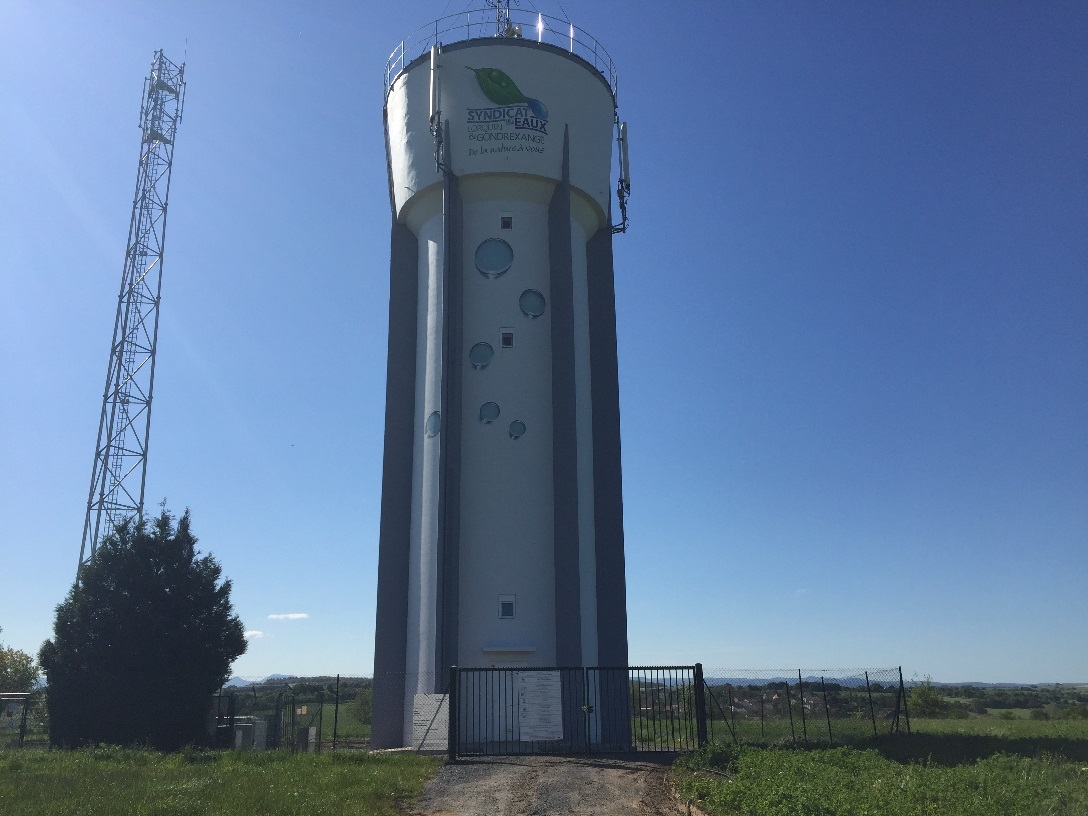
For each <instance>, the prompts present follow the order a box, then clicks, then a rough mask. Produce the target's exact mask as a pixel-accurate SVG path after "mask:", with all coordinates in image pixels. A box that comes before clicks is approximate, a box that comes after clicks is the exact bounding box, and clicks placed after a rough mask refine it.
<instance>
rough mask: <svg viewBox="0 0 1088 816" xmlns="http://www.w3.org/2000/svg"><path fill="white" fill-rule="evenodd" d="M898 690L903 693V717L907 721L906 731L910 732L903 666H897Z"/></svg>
mask: <svg viewBox="0 0 1088 816" xmlns="http://www.w3.org/2000/svg"><path fill="white" fill-rule="evenodd" d="M899 691H900V692H901V693H902V695H903V717H904V718H905V719H906V721H907V733H908V734H909V733H910V711H909V710H908V709H907V687H906V686H904V685H903V667H902V666H900V667H899Z"/></svg>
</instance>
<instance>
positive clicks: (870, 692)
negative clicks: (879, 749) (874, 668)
mask: <svg viewBox="0 0 1088 816" xmlns="http://www.w3.org/2000/svg"><path fill="white" fill-rule="evenodd" d="M865 693H866V694H868V695H869V716H870V717H872V720H873V736H874V737H875V736H876V709H874V708H873V690H872V688H870V686H869V672H865Z"/></svg>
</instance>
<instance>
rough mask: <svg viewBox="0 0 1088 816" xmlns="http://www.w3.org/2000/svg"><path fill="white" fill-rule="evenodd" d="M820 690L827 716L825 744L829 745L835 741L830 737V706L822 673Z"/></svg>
mask: <svg viewBox="0 0 1088 816" xmlns="http://www.w3.org/2000/svg"><path fill="white" fill-rule="evenodd" d="M820 691H822V692H823V694H824V714H825V715H826V716H827V745H828V747H831V745H833V744H834V742H835V741H834V740H833V739H832V737H831V708H830V707H829V706H828V704H827V684H826V683H825V682H824V676H823V675H822V674H821V675H820Z"/></svg>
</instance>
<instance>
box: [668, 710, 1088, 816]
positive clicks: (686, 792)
mask: <svg viewBox="0 0 1088 816" xmlns="http://www.w3.org/2000/svg"><path fill="white" fill-rule="evenodd" d="M911 726H912V733H910V734H906V733H901V734H897V735H888V736H883V737H880V738H878V739H872V738H870V739H868V740H859V741H858V742H857V743H855V744H854V745H852V746H849V747H840V748H833V749H827V748H810V749H807V750H806V749H804V748H791V747H789V746H776V747H755V746H741V747H736V746H732V745H726V746H719V747H714V748H711V749H708V750H706V751H702V752H699V753H697V754H695V755H693V756H691V757H687V758H685V759H682V760H681V761H680V762H678V763H677V766H676V778H677V780H678V781H679V785H680V790H681V793H682V795H683V796H685V798H694V799H696V800H697V801H699V802H700V803H701V805H702V807H703V808H704V809H705V810H707V811H708V812H709V813H711V814H714V815H715V816H740V815H741V814H743V816H863V814H872V815H873V816H918V814H939V816H995V814H1001V816H1043V814H1046V815H1047V816H1084V815H1085V814H1088V721H1085V720H1052V721H1036V720H1029V719H1022V718H1016V719H1012V720H1008V719H999V718H996V717H991V716H980V717H971V718H969V719H931V720H930V719H913V720H912V721H911Z"/></svg>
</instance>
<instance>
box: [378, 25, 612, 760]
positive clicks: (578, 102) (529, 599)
mask: <svg viewBox="0 0 1088 816" xmlns="http://www.w3.org/2000/svg"><path fill="white" fill-rule="evenodd" d="M497 5H498V6H499V14H498V22H497V23H496V20H495V17H496V12H495V10H492V11H491V12H490V14H491V19H490V22H489V24H483V23H482V22H476V23H473V24H472V25H465V23H466V20H467V19H468V18H466V16H465V15H464V14H461V15H457V16H455V17H451V18H447V19H446V20H443V21H439V22H438V23H436V24H432V25H430V26H429V27H426V28H424V29H421V31H422V32H424V33H423V35H421V36H420V37H419V38H418V39H417V40H416V41H415V42H414V43H411V44H407V45H406V44H402V45H401V46H400V47H399V48H398V50H397V51H396V52H394V56H393V58H392V59H391V61H390V66H389V69H388V71H387V94H386V100H385V127H386V147H387V152H388V169H389V194H390V204H391V207H392V235H391V263H390V298H389V356H388V381H387V393H386V419H385V422H386V425H385V458H384V474H383V482H382V516H381V535H380V544H379V571H378V606H377V624H376V629H377V631H376V638H375V658H374V659H375V666H374V672H375V680H374V694H375V698H374V700H375V722H374V733H373V742H374V744H375V745H376V746H399V745H404V744H407V743H408V741H409V740H410V738H411V733H412V731H411V729H412V722H411V719H412V705H413V700H414V699H415V698H416V695H419V694H428V693H434V692H436V691H441V690H442V689H443V688H444V686H445V683H446V678H447V676H448V669H449V667H450V666H452V665H459V666H464V667H469V666H500V667H516V666H610V667H623V666H626V665H627V612H626V588H625V579H624V557H623V518H622V496H621V480H620V437H619V391H618V382H617V365H616V319H615V296H614V278H613V269H612V235H613V231H614V228H613V220H614V219H613V214H612V196H611V167H612V142H613V137H614V136H616V135H621V134H622V140H623V141H621V150H620V153H621V154H622V155H621V160H620V162H619V165H620V168H621V170H620V175H621V180H620V184H619V188H618V192H619V197H618V199H617V201H616V203H618V204H620V205H622V204H624V200H625V196H626V193H627V191H628V190H629V184H628V181H627V178H626V175H627V174H626V154H625V149H626V148H625V139H626V129H625V128H623V129H618V128H617V121H618V120H617V117H616V81H615V72H614V71H613V70H612V66H611V62H610V60H609V59H608V57H607V55H606V54H605V52H604V50H603V48H601V47H600V45H599V44H597V43H596V41H595V40H593V39H592V38H591V37H589V36H588V35H586V34H585V33H584V32H581V31H580V30H578V29H577V28H575V27H574V26H572V25H570V24H569V23H568V22H565V21H562V22H561V21H556V20H549V19H547V18H544V17H542V16H540V15H537V14H535V13H534V14H532V15H529V16H527V17H526V18H525V19H524V21H523V24H522V25H521V26H518V25H515V21H513V20H512V19H511V16H510V13H509V11H508V9H504V8H502V6H503V5H504V4H502V3H498V4H497ZM477 19H479V18H477ZM556 43H558V44H556ZM406 48H407V49H408V51H409V53H408V54H405V49H406ZM412 54H419V55H420V56H418V57H416V58H415V59H411V56H412ZM379 712H380V714H381V716H379Z"/></svg>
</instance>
